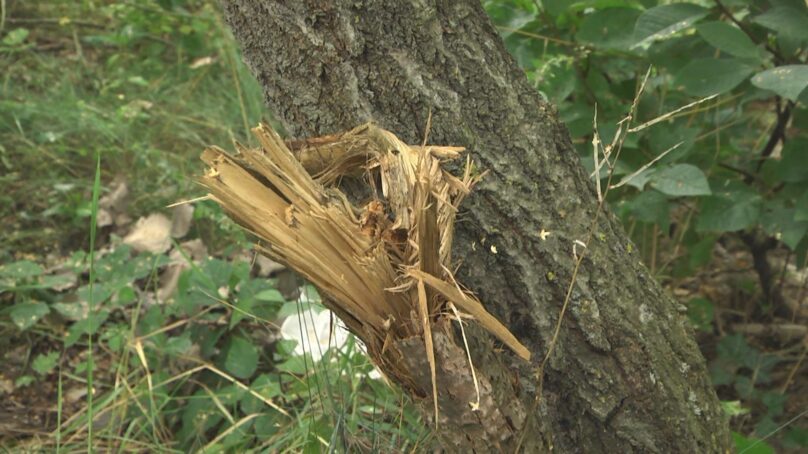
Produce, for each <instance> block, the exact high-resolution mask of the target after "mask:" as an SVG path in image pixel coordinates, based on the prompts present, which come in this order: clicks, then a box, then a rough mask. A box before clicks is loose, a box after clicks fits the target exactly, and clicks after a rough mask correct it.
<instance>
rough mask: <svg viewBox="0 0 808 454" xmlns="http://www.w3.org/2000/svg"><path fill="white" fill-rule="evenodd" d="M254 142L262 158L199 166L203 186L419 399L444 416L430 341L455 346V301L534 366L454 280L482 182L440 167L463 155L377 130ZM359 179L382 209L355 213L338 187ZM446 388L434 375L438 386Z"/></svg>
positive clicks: (264, 134)
mask: <svg viewBox="0 0 808 454" xmlns="http://www.w3.org/2000/svg"><path fill="white" fill-rule="evenodd" d="M253 133H254V134H255V135H256V137H257V138H258V141H259V143H260V144H261V147H260V148H245V147H238V148H239V153H238V154H235V155H231V154H228V153H226V152H225V151H223V150H221V149H220V148H216V147H210V148H208V149H206V150H205V151H204V153H203V154H202V160H203V161H205V162H206V163H207V165H208V167H209V168H208V170H207V172H206V173H205V175H204V176H202V177H201V178H200V181H201V183H202V184H203V185H204V186H205V187H207V188H208V189H209V190H210V192H211V198H212V199H213V200H215V201H216V202H217V203H219V204H220V205H221V206H222V208H224V210H225V211H226V212H227V213H228V214H229V215H230V216H231V217H232V218H233V219H234V220H236V221H237V222H238V223H239V224H241V225H242V226H243V227H244V228H245V229H246V230H248V231H249V232H251V233H252V234H253V235H255V236H256V237H258V238H260V239H261V243H262V246H260V248H261V250H262V252H263V253H264V254H266V255H267V256H269V257H270V258H271V259H272V260H275V261H277V262H280V263H282V264H284V265H286V266H288V267H290V268H292V269H294V270H296V271H297V272H299V273H300V274H302V275H303V276H304V277H305V278H306V279H308V280H309V281H310V282H311V283H312V284H314V285H315V286H316V287H317V288H318V289H320V291H321V292H322V294H323V295H324V297H325V298H324V301H325V304H326V306H328V307H329V309H331V310H333V311H334V312H335V313H337V315H338V316H339V317H340V318H341V319H342V320H343V322H344V323H345V324H346V326H347V327H348V328H349V329H350V330H351V331H352V332H353V333H354V334H355V335H357V336H358V337H359V338H360V339H362V341H363V342H364V343H365V345H366V346H367V351H368V353H369V355H370V357H371V358H372V359H373V361H374V362H375V363H376V365H377V366H379V368H380V369H381V370H382V371H384V372H385V373H386V374H387V375H388V376H390V377H391V378H393V379H394V380H395V381H397V382H398V383H399V384H401V385H402V386H404V387H405V388H407V389H408V390H409V391H410V392H411V393H412V394H414V395H416V396H419V397H427V396H429V395H432V397H433V399H435V403H436V409H437V402H438V399H437V396H436V395H435V394H434V392H433V389H437V392H438V394H440V388H439V387H436V378H435V377H436V371H440V370H442V369H441V366H440V365H437V366H436V364H435V361H436V356H435V352H434V351H433V345H432V344H433V342H432V340H433V337H434V336H438V338H440V339H441V342H446V341H447V340H448V341H451V342H455V339H454V334H453V332H452V329H451V328H450V324H449V323H448V322H446V321H447V320H448V318H450V314H451V312H450V311H448V309H447V308H446V305H447V303H449V302H451V303H453V304H454V305H455V306H456V307H457V308H459V309H460V310H462V311H464V312H467V313H468V314H470V315H471V316H472V318H473V319H475V320H476V321H477V322H478V323H480V325H481V326H483V327H484V328H485V329H486V330H488V331H489V332H490V333H492V334H493V335H495V336H496V337H497V338H498V339H499V340H500V341H502V342H503V343H504V344H505V345H507V346H508V347H509V348H510V349H511V350H512V351H513V352H514V353H516V354H517V355H518V356H520V357H521V358H523V359H525V360H529V359H530V352H529V351H528V350H527V348H525V347H524V346H523V345H522V344H521V343H520V342H519V341H518V340H517V339H516V337H514V336H513V334H511V332H510V331H509V330H508V329H507V328H506V327H505V326H504V325H502V324H501V323H500V322H499V321H498V320H497V319H496V318H494V317H493V316H492V315H491V314H489V313H488V312H487V311H486V310H485V308H484V306H483V305H482V303H480V301H479V300H477V298H475V297H474V296H473V295H472V294H470V293H469V292H466V291H463V290H462V289H461V288H460V287H459V286H458V285H457V284H456V281H455V279H454V276H452V275H451V271H449V270H451V269H452V264H451V263H450V262H451V246H452V245H451V243H452V234H453V228H454V221H455V216H456V213H457V209H458V206H459V205H460V202H461V201H462V200H463V198H464V197H465V196H466V195H467V194H468V193H469V192H470V190H471V188H472V187H473V186H474V184H475V183H476V182H477V181H478V180H479V178H480V175H474V173H473V171H472V167H471V162H470V160H467V163H466V171H465V172H464V174H463V175H462V176H460V177H457V176H453V175H451V174H449V173H448V172H447V171H445V170H444V169H443V168H442V167H441V162H442V161H445V160H451V159H455V158H457V157H459V156H460V153H461V152H462V151H463V149H462V148H459V147H440V146H410V145H407V144H404V143H403V142H401V141H400V140H399V139H398V138H397V137H396V136H395V135H393V134H392V133H390V132H388V131H385V130H383V129H381V128H378V127H376V126H375V125H373V124H366V125H362V126H359V127H357V128H355V129H353V130H351V131H348V132H345V133H341V134H334V135H330V136H324V137H319V138H316V139H309V140H301V141H292V142H288V143H284V142H283V140H281V138H280V137H279V136H278V134H277V133H276V132H275V131H273V130H272V129H271V128H270V127H269V126H267V125H263V124H262V125H259V126H258V127H257V128H255V129H253ZM363 173H364V174H365V175H366V176H367V177H368V181H369V182H371V184H372V182H374V181H380V182H381V192H382V195H383V198H382V199H377V200H372V201H370V202H369V203H367V204H366V205H365V206H362V207H356V206H354V205H353V204H351V203H350V202H349V201H348V199H347V197H346V196H345V195H344V194H343V193H342V192H341V191H339V190H338V189H337V188H336V187H335V186H334V185H335V183H336V182H337V181H338V180H339V179H340V178H341V177H342V176H345V175H362V174H363ZM413 342H417V343H419V344H420V345H422V346H423V348H424V349H425V353H426V355H424V356H423V357H422V358H424V359H425V358H428V360H426V362H425V363H421V365H422V366H423V365H425V364H426V365H427V366H428V368H429V370H430V374H429V375H431V385H432V386H430V387H426V388H425V387H424V386H423V384H424V377H423V369H422V368H421V367H418V366H416V364H414V360H413V358H412V357H409V355H411V353H412V345H413ZM455 345H458V344H457V343H456V342H455ZM444 350H445V349H444ZM458 350H459V351H461V352H462V348H459V349H458ZM422 351H424V350H422ZM405 357H406V360H405ZM463 358H464V357H463ZM437 359H440V358H437ZM461 359H462V358H461ZM416 362H417V361H416ZM469 367H470V366H469ZM438 375H440V374H438ZM469 375H470V371H469ZM449 378H450V377H443V378H442V377H440V376H438V377H437V382H441V381H445V379H449ZM451 381H452V380H448V382H446V385H447V386H451V385H452V383H451ZM430 388H431V389H430ZM442 420H443V419H442Z"/></svg>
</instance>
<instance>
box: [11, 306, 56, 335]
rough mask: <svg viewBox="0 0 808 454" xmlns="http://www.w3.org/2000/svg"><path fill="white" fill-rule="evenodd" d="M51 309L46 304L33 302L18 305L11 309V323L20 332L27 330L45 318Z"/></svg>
mask: <svg viewBox="0 0 808 454" xmlns="http://www.w3.org/2000/svg"><path fill="white" fill-rule="evenodd" d="M48 312H50V309H49V308H48V305H47V304H45V303H40V302H38V301H33V302H29V303H17V304H15V305H14V306H12V307H11V321H13V322H14V324H15V325H17V328H19V329H20V330H23V331H24V330H26V329H28V328H30V327H32V326H33V325H34V323H36V322H38V321H39V319H41V318H42V317H44V316H45V315H46V314H47V313H48Z"/></svg>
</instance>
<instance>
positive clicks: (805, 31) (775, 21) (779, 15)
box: [752, 6, 808, 40]
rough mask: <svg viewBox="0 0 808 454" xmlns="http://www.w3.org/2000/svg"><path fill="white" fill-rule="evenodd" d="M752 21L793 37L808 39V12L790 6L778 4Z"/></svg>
mask: <svg viewBox="0 0 808 454" xmlns="http://www.w3.org/2000/svg"><path fill="white" fill-rule="evenodd" d="M752 21H753V22H755V23H758V24H760V25H762V26H764V27H766V28H768V29H769V30H772V31H774V32H777V33H782V34H784V35H788V36H789V37H792V38H796V39H799V40H803V39H808V14H806V13H805V11H801V10H799V9H796V8H792V7H790V6H776V7H774V8H772V9H770V10H768V11H766V12H765V13H763V14H761V15H759V16H756V17H755V18H754V19H753V20H752Z"/></svg>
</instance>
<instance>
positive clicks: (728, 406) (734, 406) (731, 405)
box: [721, 400, 749, 417]
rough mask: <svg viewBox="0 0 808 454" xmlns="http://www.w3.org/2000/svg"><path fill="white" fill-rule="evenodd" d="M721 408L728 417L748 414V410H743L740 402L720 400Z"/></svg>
mask: <svg viewBox="0 0 808 454" xmlns="http://www.w3.org/2000/svg"><path fill="white" fill-rule="evenodd" d="M721 408H723V409H724V414H726V415H727V416H729V417H732V416H740V415H745V414H747V413H749V409H748V408H744V407H743V405H741V401H740V400H722V401H721Z"/></svg>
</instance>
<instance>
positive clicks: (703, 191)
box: [650, 164, 712, 197]
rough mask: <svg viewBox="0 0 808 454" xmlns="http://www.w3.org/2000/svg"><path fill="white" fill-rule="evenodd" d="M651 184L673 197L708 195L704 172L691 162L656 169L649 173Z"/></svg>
mask: <svg viewBox="0 0 808 454" xmlns="http://www.w3.org/2000/svg"><path fill="white" fill-rule="evenodd" d="M650 181H651V186H653V188H654V189H656V190H657V191H659V192H661V193H663V194H667V195H670V196H674V197H682V196H697V195H710V194H711V193H712V192H711V191H710V185H709V184H708V183H707V178H706V177H705V176H704V172H702V171H701V169H699V168H698V167H696V166H694V165H692V164H675V165H672V166H670V167H663V168H661V169H658V170H657V171H656V172H654V173H653V174H652V175H651V178H650Z"/></svg>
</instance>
